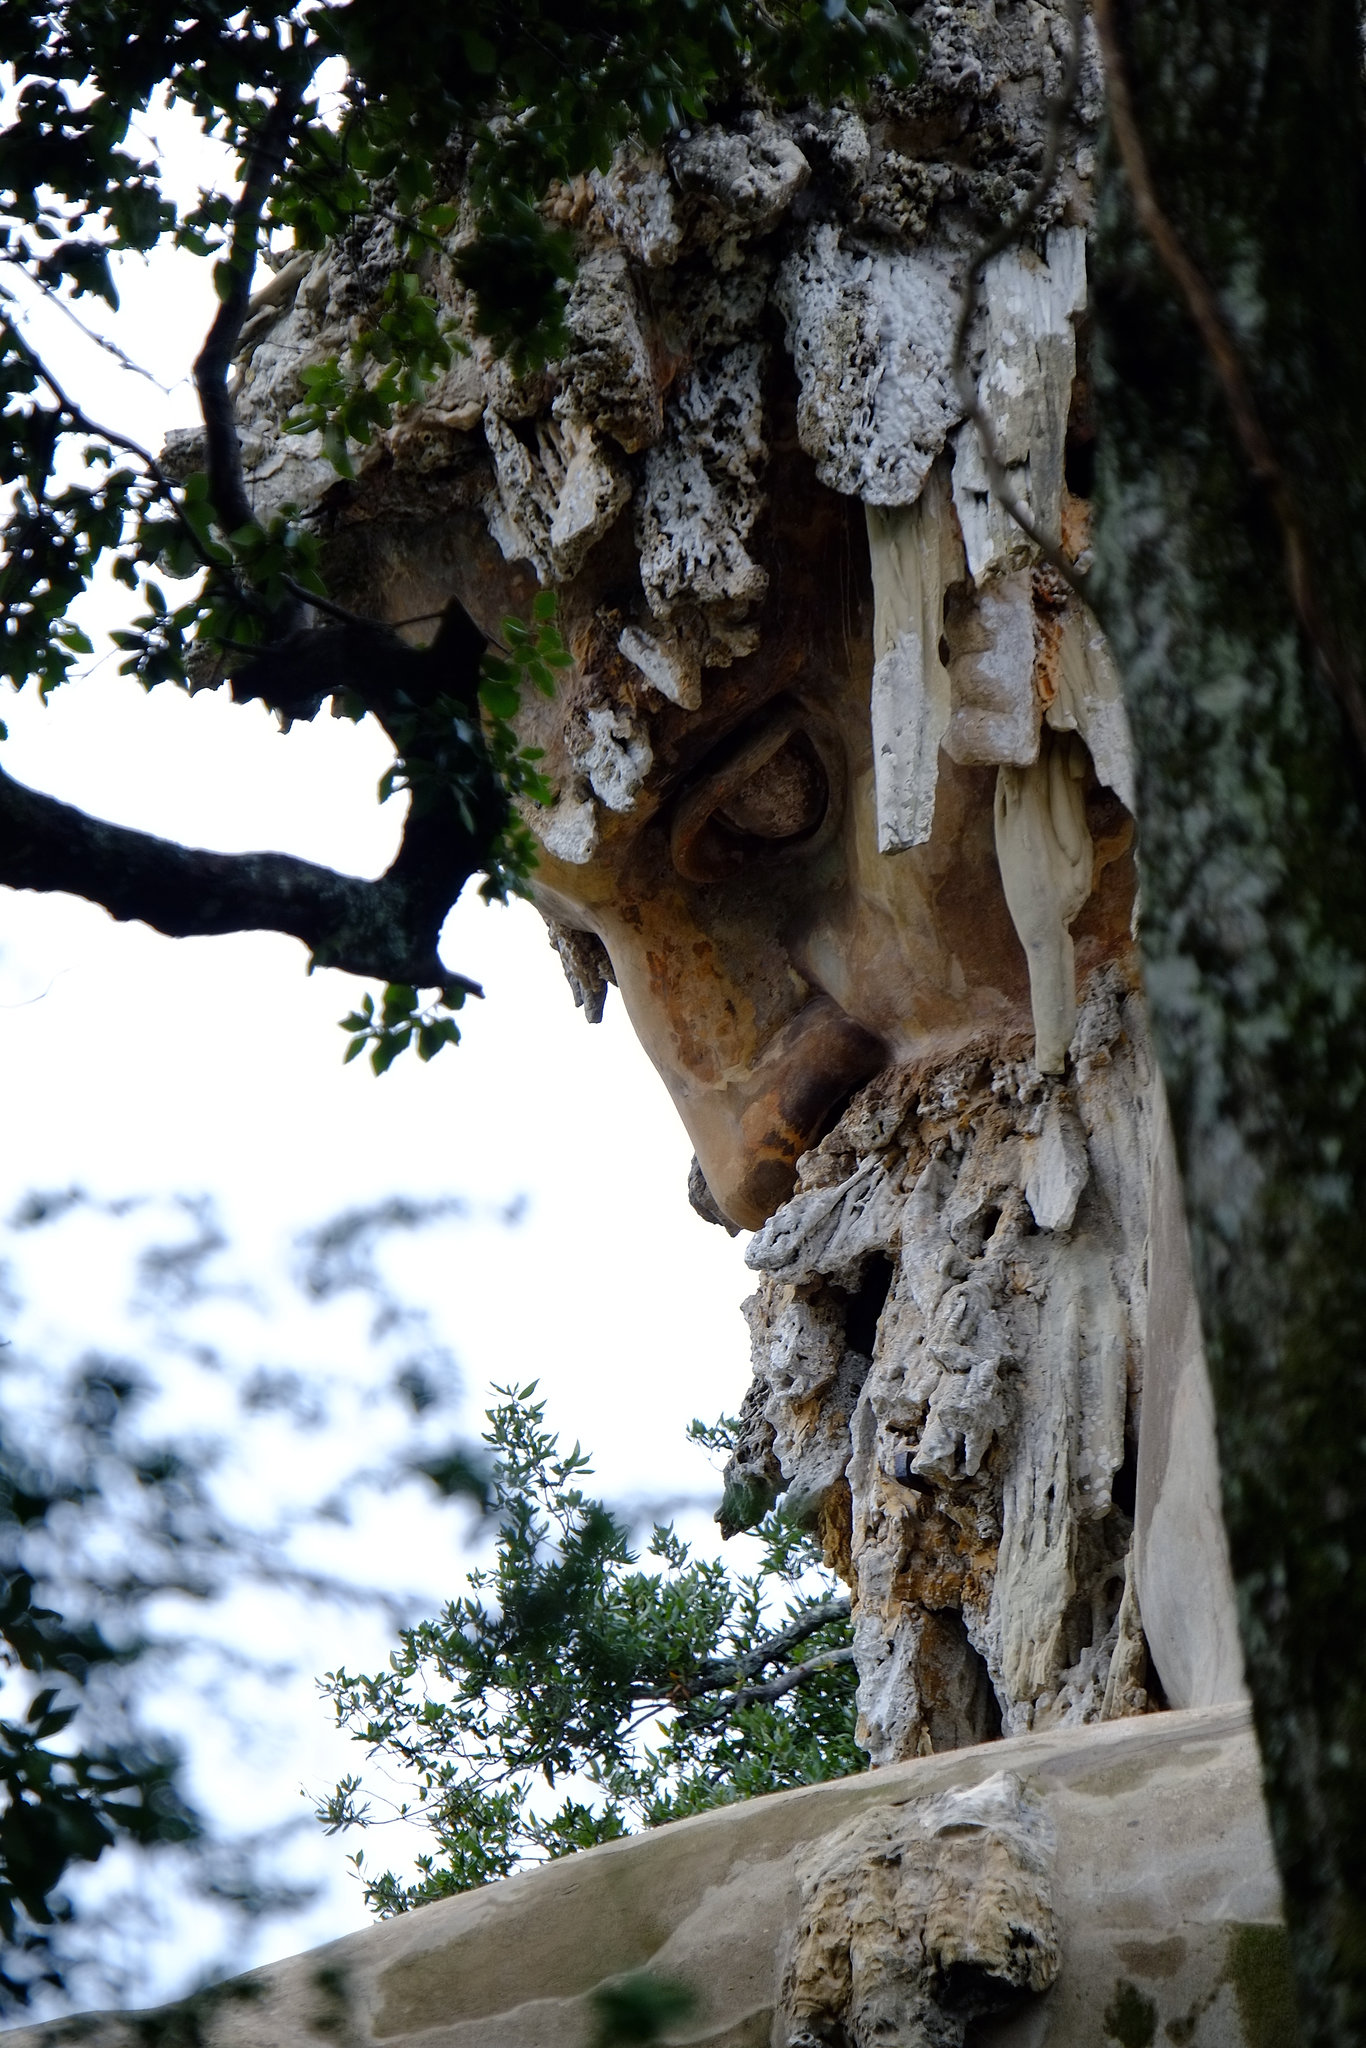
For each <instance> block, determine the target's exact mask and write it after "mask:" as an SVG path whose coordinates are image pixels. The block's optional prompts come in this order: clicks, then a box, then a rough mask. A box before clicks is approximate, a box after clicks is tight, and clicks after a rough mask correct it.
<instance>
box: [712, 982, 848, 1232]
mask: <svg viewBox="0 0 1366 2048" xmlns="http://www.w3.org/2000/svg"><path fill="white" fill-rule="evenodd" d="M886 1060H887V1051H886V1048H885V1047H884V1046H883V1044H882V1042H881V1040H880V1039H877V1038H875V1037H874V1036H873V1034H872V1033H871V1032H870V1031H866V1030H865V1029H864V1027H863V1026H862V1025H861V1024H856V1023H855V1022H854V1020H853V1018H852V1017H848V1016H846V1015H845V1013H844V1011H843V1010H841V1009H840V1008H839V1006H838V1004H837V1003H834V1002H832V1001H831V999H830V998H829V996H824V995H821V996H816V997H814V998H813V999H812V1000H811V1001H810V1002H809V1003H807V1005H806V1006H805V1008H804V1009H802V1010H801V1011H799V1012H798V1014H797V1015H796V1016H795V1017H794V1018H793V1019H792V1020H791V1022H790V1023H789V1024H787V1025H785V1026H784V1028H783V1029H782V1030H781V1031H780V1032H779V1033H778V1035H777V1036H776V1038H774V1039H773V1040H772V1041H771V1042H770V1043H769V1045H768V1046H767V1047H766V1048H765V1050H764V1052H763V1054H762V1056H761V1057H760V1059H759V1060H758V1061H757V1063H756V1064H755V1067H754V1069H753V1072H752V1074H751V1075H750V1077H749V1080H748V1081H747V1083H746V1084H744V1086H743V1087H742V1088H739V1089H733V1090H727V1091H726V1093H727V1098H728V1099H727V1101H726V1104H725V1113H724V1114H722V1115H719V1116H717V1115H713V1116H708V1117H706V1119H705V1122H704V1127H703V1128H700V1129H699V1128H696V1127H695V1128H694V1131H693V1137H694V1142H695V1143H696V1145H697V1156H698V1160H699V1163H700V1164H701V1167H702V1171H703V1173H704V1174H705V1175H706V1179H707V1185H708V1187H709V1188H710V1189H711V1192H712V1194H713V1196H714V1197H715V1199H716V1201H717V1203H718V1204H719V1206H720V1207H721V1208H722V1209H723V1210H724V1211H725V1213H726V1215H727V1216H729V1217H730V1219H731V1221H732V1222H733V1223H738V1224H739V1225H740V1226H741V1228H742V1229H745V1230H757V1229H758V1228H759V1226H760V1225H761V1224H763V1223H765V1222H767V1220H768V1218H769V1217H770V1216H771V1215H772V1214H773V1212H774V1210H775V1209H776V1208H778V1207H779V1206H780V1205H781V1204H782V1203H783V1202H785V1201H786V1200H787V1198H788V1196H789V1195H790V1194H791V1192H792V1184H793V1180H794V1178H795V1175H796V1170H797V1161H798V1159H799V1158H800V1157H801V1155H802V1153H803V1152H806V1151H809V1150H810V1148H811V1146H812V1145H814V1144H815V1143H817V1141H818V1140H819V1139H820V1138H821V1137H822V1136H823V1135H824V1133H825V1132H826V1131H827V1130H829V1128H830V1126H831V1124H832V1123H833V1122H834V1121H835V1119H836V1117H837V1116H838V1115H839V1113H840V1111H841V1110H842V1109H843V1107H844V1105H845V1103H846V1102H847V1101H848V1099H849V1097H850V1096H851V1095H852V1094H853V1092H854V1091H855V1089H857V1088H859V1087H860V1086H861V1085H862V1084H863V1082H865V1081H866V1080H868V1079H869V1078H870V1077H871V1076H872V1075H873V1074H875V1073H876V1072H877V1071H878V1069H879V1068H880V1067H882V1066H884V1065H885V1064H886ZM717 1107H718V1108H719V1107H720V1105H717Z"/></svg>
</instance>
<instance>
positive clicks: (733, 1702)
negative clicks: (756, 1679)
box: [707, 1643, 854, 1719]
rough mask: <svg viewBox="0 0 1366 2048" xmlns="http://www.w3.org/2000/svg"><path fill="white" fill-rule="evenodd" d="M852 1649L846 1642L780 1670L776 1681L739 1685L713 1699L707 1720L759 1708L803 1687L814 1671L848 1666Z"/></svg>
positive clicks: (852, 1652)
mask: <svg viewBox="0 0 1366 2048" xmlns="http://www.w3.org/2000/svg"><path fill="white" fill-rule="evenodd" d="M853 1661H854V1647H853V1644H852V1643H848V1644H846V1645H845V1647H844V1648H843V1649H842V1650H826V1651H825V1652H824V1653H823V1654H822V1655H821V1656H819V1657H809V1658H808V1659H807V1661H806V1663H805V1664H794V1665H793V1666H792V1668H791V1670H790V1671H780V1672H779V1674H778V1676H777V1677H776V1678H770V1679H769V1680H768V1681H767V1683H766V1684H764V1685H745V1686H741V1688H740V1689H739V1691H738V1692H732V1693H728V1694H727V1695H726V1696H725V1697H724V1698H723V1699H719V1700H715V1701H713V1703H712V1704H711V1706H710V1707H709V1708H708V1709H707V1713H708V1716H709V1718H711V1719H719V1718H720V1716H721V1715H722V1714H735V1713H738V1712H739V1711H740V1709H741V1707H757V1706H762V1705H764V1704H766V1703H768V1702H770V1701H772V1700H780V1699H781V1698H782V1696H783V1694H784V1693H787V1692H792V1691H794V1690H795V1688H796V1687H797V1686H799V1685H804V1684H805V1683H806V1681H807V1679H808V1678H814V1677H815V1676H816V1675H817V1673H818V1672H821V1671H833V1670H835V1669H836V1668H837V1666H839V1665H841V1664H852V1663H853Z"/></svg>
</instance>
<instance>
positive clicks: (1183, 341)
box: [1096, 0, 1366, 2048]
mask: <svg viewBox="0 0 1366 2048" xmlns="http://www.w3.org/2000/svg"><path fill="white" fill-rule="evenodd" d="M1106 12H1108V14H1109V21H1110V27H1111V31H1112V34H1113V36H1114V39H1115V42H1116V44H1117V47H1118V51H1119V54H1120V58H1121V65H1120V67H1119V68H1118V70H1117V69H1116V68H1115V67H1113V66H1112V71H1111V94H1112V108H1114V109H1115V110H1116V118H1115V120H1114V121H1113V123H1112V134H1111V148H1110V162H1109V168H1108V170H1107V173H1106V179H1105V185H1104V190H1103V197H1102V222H1101V234H1100V244H1099V250H1098V257H1097V276H1096V307H1097V315H1096V317H1097V328H1098V334H1097V341H1098V358H1099V369H1098V384H1099V394H1100V397H1099V418H1100V428H1099V433H1100V441H1099V457H1100V468H1099V499H1100V506H1101V511H1100V518H1099V526H1098V535H1097V558H1098V575H1097V582H1098V584H1099V586H1100V607H1101V611H1102V615H1103V617H1104V620H1105V623H1106V626H1107V628H1108V630H1109V633H1110V635H1111V637H1112V641H1113V644H1114V647H1115V650H1116V653H1117V654H1118V656H1119V659H1120V661H1121V664H1122V666H1123V668H1124V670H1125V675H1126V688H1127V691H1128V695H1129V703H1130V709H1131V715H1132V717H1133V720H1134V725H1135V729H1136V735H1137V740H1138V749H1139V755H1140V760H1141V781H1140V809H1141V819H1142V848H1143V889H1144V898H1143V933H1144V946H1145V955H1146V961H1147V974H1148V986H1149V994H1150V998H1151V1002H1152V1007H1153V1012H1154V1017H1155V1021H1156V1025H1157V1031H1158V1037H1159V1044H1160V1047H1161V1054H1162V1061H1163V1066H1164V1069H1165V1072H1166V1076H1167V1081H1168V1085H1169V1088H1170V1092H1171V1096H1172V1106H1173V1114H1174V1121H1175V1125H1176V1130H1177V1136H1178V1145H1179V1149H1180V1154H1181V1160H1182V1165H1183V1169H1184V1172H1185V1176H1186V1191H1187V1200H1188V1208H1189V1217H1190V1228H1191V1238H1192V1246H1193V1251H1194V1256H1195V1267H1196V1274H1197V1284H1198V1288H1199V1294H1200V1302H1201V1308H1202V1313H1203V1317H1204V1326H1205V1336H1206V1342H1207V1345H1208V1351H1209V1360H1210V1368H1211V1372H1212V1376H1213V1381H1214V1392H1215V1403H1216V1407H1217V1411H1218V1417H1219V1439H1220V1451H1221V1456H1222V1461H1223V1483H1224V1504H1225V1512H1226V1515H1227V1520H1228V1528H1229V1537H1230V1542H1231V1546H1232V1552H1233V1562H1234V1572H1235V1576H1236V1579H1237V1583H1238V1590H1239V1598H1240V1605H1241V1615H1242V1627H1243V1635H1244V1643H1245V1646H1246V1651H1247V1659H1248V1668H1249V1676H1250V1683H1251V1686H1252V1692H1253V1699H1254V1703H1255V1710H1256V1718H1257V1726H1258V1731H1259V1735H1260V1739H1261V1744H1262V1751H1263V1756H1264V1759H1265V1766H1266V1774H1267V1785H1268V1793H1269V1798H1270V1803H1271V1811H1272V1818H1273V1826H1274V1830H1275V1835H1276V1844H1277V1853H1278V1856H1279V1859H1280V1864H1281V1870H1282V1873H1283V1876H1284V1880H1285V1887H1286V1895H1287V1908H1288V1912H1289V1916H1290V1921H1291V1929H1292V1939H1293V1945H1294V1949H1295V1954H1296V1964H1297V1970H1298V1974H1299V1979H1300V1984H1301V1995H1302V2002H1303V2007H1304V2012H1305V2031H1306V2035H1307V2037H1308V2039H1309V2040H1311V2041H1312V2042H1313V2043H1314V2044H1315V2048H1319V2044H1328V2043H1332V2044H1335V2048H1338V2044H1343V2043H1347V2042H1353V2043H1356V2042H1364V2041H1366V796H1364V794H1363V793H1364V792H1366V772H1363V764H1362V760H1361V757H1360V750H1359V745H1358V743H1357V742H1356V741H1355V740H1354V739H1353V736H1352V721H1351V719H1350V717H1348V716H1346V715H1345V714H1344V709H1343V704H1344V696H1346V697H1350V693H1351V689H1352V686H1353V681H1354V678H1355V676H1356V675H1359V674H1360V672H1361V670H1362V668H1363V667H1364V666H1366V232H1364V230H1366V205H1364V204H1363V180H1362V117H1361V103H1360V84H1359V77H1360V45H1359V40H1358V34H1359V32H1358V23H1357V16H1356V9H1355V7H1354V6H1353V5H1351V4H1348V0H1129V4H1124V0H1118V4H1114V5H1112V7H1111V9H1109V10H1106ZM1102 19H1104V13H1103V14H1102ZM1117 78H1119V79H1120V83H1121V88H1122V85H1123V83H1124V82H1126V81H1127V86H1128V89H1129V94H1130V100H1131V107H1132V114H1133V124H1132V129H1131V130H1129V131H1127V133H1126V132H1123V128H1124V124H1123V119H1122V114H1123V109H1122V107H1121V106H1120V104H1119V102H1118V100H1117V98H1116V94H1115V85H1116V79H1117ZM1135 137H1136V138H1137V139H1138V141H1139V142H1140V143H1141V147H1142V151H1143V154H1144V156H1145V157H1146V160H1147V167H1148V170H1149V171H1150V173H1151V186H1152V193H1153V195H1154V196H1155V199H1156V201H1157V203H1158V205H1159V207H1160V209H1161V212H1162V214H1163V215H1164V216H1165V218H1166V221H1167V223H1169V225H1170V227H1171V228H1172V229H1173V230H1174V231H1175V236H1176V237H1177V238H1179V242H1180V244H1181V246H1182V248H1183V249H1184V252H1185V254H1186V255H1187V256H1188V257H1189V258H1190V259H1191V261H1192V263H1193V265H1194V266H1195V270H1196V272H1197V273H1199V276H1200V278H1201V279H1203V281H1205V282H1206V283H1207V284H1208V285H1209V286H1210V287H1211V288H1212V292H1213V298H1214V302H1215V303H1216V305H1217V308H1218V311H1219V314H1220V317H1221V319H1222V322H1223V324H1224V326H1225V329H1226V332H1227V334H1228V336H1229V337H1230V338H1231V340H1232V342H1233V344H1234V348H1235V349H1236V352H1237V357H1238V360H1239V362H1240V364H1241V366H1242V367H1243V369H1244V371H1245V373H1246V378H1247V384H1248V391H1249V396H1250V399H1251V402H1252V405H1253V407H1254V408H1255V412H1256V415H1257V417H1258V420H1259V422H1260V425H1261V427H1262V428H1263V429H1264V432H1265V437H1266V441H1267V442H1268V444H1269V446H1270V449H1271V450H1272V451H1273V453H1274V462H1275V478H1274V480H1273V481H1272V483H1271V484H1270V486H1268V483H1267V480H1266V477H1265V476H1263V477H1262V478H1258V476H1256V475H1255V474H1254V471H1253V466H1252V464H1251V462H1250V460H1249V452H1248V436H1247V433H1246V431H1242V432H1241V433H1240V432H1239V431H1238V429H1236V428H1235V425H1234V412H1233V411H1232V410H1231V408H1230V405H1229V403H1228V397H1229V385H1228V378H1227V375H1226V374H1225V375H1223V376H1221V375H1220V374H1219V373H1218V372H1217V370H1216V367H1215V362H1214V358H1213V357H1212V356H1211V353H1210V350H1209V347H1208V345H1207V343H1208V333H1206V334H1205V336H1204V337H1203V338H1202V336H1201V334H1200V333H1199V331H1198V329H1197V324H1196V322H1195V321H1193V319H1192V317H1191V312H1190V303H1191V300H1190V290H1189V282H1190V281H1189V277H1188V278H1187V280H1186V288H1185V289H1182V288H1181V287H1180V286H1179V284H1178V282H1177V281H1176V280H1175V273H1174V271H1173V268H1172V264H1171V261H1170V255H1171V249H1170V245H1169V246H1168V248H1167V251H1166V259H1167V260H1164V258H1163V256H1161V255H1159V253H1158V251H1157V248H1155V246H1154V242H1153V240H1152V238H1151V235H1150V233H1149V232H1147V231H1145V227H1144V226H1141V225H1140V221H1139V218H1138V212H1137V210H1136V208H1135V205H1134V197H1133V195H1134V192H1135V190H1137V189H1138V186H1137V185H1136V184H1135V183H1134V182H1133V181H1132V179H1131V177H1130V175H1128V174H1127V173H1126V171H1125V170H1123V169H1121V167H1120V157H1121V155H1122V154H1124V152H1123V151H1122V150H1121V148H1120V147H1119V145H1120V144H1121V143H1127V149H1128V158H1127V160H1128V171H1129V172H1132V170H1133V162H1134V159H1133V144H1134V140H1135ZM1151 226H1152V217H1151V214H1149V215H1148V216H1146V228H1147V229H1151ZM1159 240H1160V237H1159ZM1178 269H1179V265H1178ZM1245 426H1246V422H1245V421H1244V428H1245ZM1287 519H1288V520H1289V524H1290V526H1291V528H1292V545H1293V542H1294V539H1295V537H1296V533H1295V530H1296V529H1297V534H1298V540H1299V542H1300V543H1301V545H1302V551H1303V560H1304V561H1305V562H1306V563H1307V567H1308V581H1309V597H1308V600H1306V598H1305V595H1304V592H1303V590H1302V591H1301V595H1300V599H1299V601H1298V603H1297V602H1296V601H1295V600H1294V599H1293V598H1292V581H1293V579H1292V577H1291V576H1290V575H1289V574H1288V572H1287V541H1286V525H1287ZM1306 617H1309V619H1310V623H1311V626H1314V627H1315V628H1316V629H1319V628H1321V630H1319V631H1318V634H1317V637H1318V640H1319V645H1320V648H1322V647H1324V646H1328V647H1329V648H1330V649H1331V650H1332V652H1331V659H1330V661H1329V663H1328V664H1327V666H1325V663H1324V662H1323V660H1322V659H1321V658H1320V657H1319V655H1318V654H1316V652H1315V649H1314V647H1313V646H1311V644H1310V641H1309V638H1308V637H1307V635H1306V632H1305V629H1304V623H1303V621H1304V619H1305V618H1306ZM1334 642H1336V646H1335V647H1334V645H1333V643H1334ZM1330 670H1331V671H1332V672H1333V675H1335V678H1336V680H1334V679H1333V675H1330Z"/></svg>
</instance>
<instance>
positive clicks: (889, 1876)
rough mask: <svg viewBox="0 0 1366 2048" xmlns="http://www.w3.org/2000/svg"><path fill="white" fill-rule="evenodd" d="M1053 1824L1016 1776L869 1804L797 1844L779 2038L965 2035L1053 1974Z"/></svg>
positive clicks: (892, 2045) (791, 2045)
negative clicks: (795, 1913) (796, 1897)
mask: <svg viewBox="0 0 1366 2048" xmlns="http://www.w3.org/2000/svg"><path fill="white" fill-rule="evenodd" d="M1053 1846H1054V1833H1053V1827H1052V1823H1051V1822H1050V1821H1049V1819H1048V1817H1047V1814H1046V1812H1045V1811H1044V1809H1043V1807H1042V1805H1041V1804H1040V1803H1039V1802H1037V1801H1035V1800H1031V1799H1027V1798H1026V1797H1025V1796H1024V1792H1023V1788H1022V1786H1021V1784H1020V1780H1019V1779H1018V1778H1017V1777H1015V1776H1014V1775H1013V1774H1012V1773H1008V1772H1004V1771H1003V1772H1000V1773H999V1774H998V1775H997V1776H996V1777H994V1778H988V1779H986V1780H985V1782H984V1783H982V1784H980V1785H974V1786H971V1787H968V1788H965V1789H964V1790H962V1791H955V1792H945V1793H941V1794H940V1796H939V1797H938V1798H937V1799H924V1800H913V1801H908V1802H907V1803H906V1805H904V1806H897V1807H885V1806H883V1807H874V1808H873V1810H872V1811H871V1812H869V1813H864V1814H860V1815H859V1816H858V1818H857V1819H855V1820H852V1821H847V1822H846V1823H845V1825H844V1826H843V1827H842V1828H837V1829H836V1830H835V1832H834V1834H832V1835H827V1836H825V1837H823V1838H822V1840H821V1841H820V1842H818V1843H817V1844H816V1845H815V1846H814V1847H813V1848H812V1849H810V1850H808V1851H807V1853H806V1854H805V1855H804V1856H802V1857H800V1858H799V1860H798V1863H797V1875H798V1880H799V1883H800V1885H801V1911H800V1918H799V1919H798V1922H797V1929H796V1933H795V1936H794V1937H793V1940H792V1944H791V1949H790V1951H789V1956H788V1962H787V1967H786V1969H785V1971H784V1973H783V1981H782V1988H781V1991H780V1993H779V1998H778V2012H777V2015H776V2020H775V2024H774V2030H773V2033H774V2039H775V2041H778V2042H781V2043H783V2044H784V2048H820V2044H821V2043H822V2042H828V2041H832V2040H833V2041H840V2042H847V2043H848V2048H962V2044H963V2042H964V2040H965V2038H966V2029H967V2026H968V2023H969V2022H970V2021H972V2020H976V2019H981V2018H982V2017H983V2016H984V2015H985V2014H988V2013H996V2012H1002V2011H1009V2010H1010V2009H1011V2007H1012V2006H1015V2005H1017V2004H1018V2003H1019V1997H1018V1994H1019V1993H1021V1992H1032V1993H1035V1994H1037V1993H1039V1992H1041V1991H1047V1990H1048V1988H1049V1986H1050V1985H1051V1984H1052V1983H1053V1982H1054V1981H1055V1979H1056V1977H1057V1974H1058V1944H1057V1938H1056V1934H1055V1931H1054V1922H1053V1896H1052V1894H1053V1885H1052V1862H1053Z"/></svg>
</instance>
